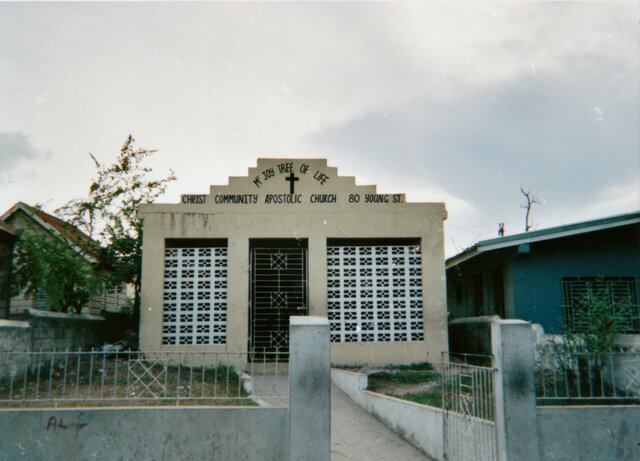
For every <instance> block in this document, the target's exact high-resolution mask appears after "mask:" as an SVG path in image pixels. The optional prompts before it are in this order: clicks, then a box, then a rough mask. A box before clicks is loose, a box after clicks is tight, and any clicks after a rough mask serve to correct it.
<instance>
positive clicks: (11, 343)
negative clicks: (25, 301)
mask: <svg viewBox="0 0 640 461" xmlns="http://www.w3.org/2000/svg"><path fill="white" fill-rule="evenodd" d="M30 330H31V327H30V326H29V324H28V323H27V322H20V321H18V320H0V379H2V378H6V377H8V376H11V375H13V376H15V375H19V374H21V373H23V372H24V370H25V367H26V366H28V364H29V360H28V359H26V358H25V357H23V356H21V355H17V354H3V352H13V351H28V350H29V342H30V336H31V331H30Z"/></svg>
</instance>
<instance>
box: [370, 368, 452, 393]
mask: <svg viewBox="0 0 640 461" xmlns="http://www.w3.org/2000/svg"><path fill="white" fill-rule="evenodd" d="M439 380H440V373H438V372H436V371H406V370H402V371H396V372H393V371H377V372H375V373H371V374H370V375H369V390H376V389H382V388H384V387H387V386H399V385H407V384H424V383H432V382H437V381H439Z"/></svg>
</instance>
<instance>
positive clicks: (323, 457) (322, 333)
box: [289, 317, 331, 461]
mask: <svg viewBox="0 0 640 461" xmlns="http://www.w3.org/2000/svg"><path fill="white" fill-rule="evenodd" d="M289 322H290V323H289V325H290V333H289V459H290V461H301V460H304V461H329V458H330V456H331V355H330V348H329V321H328V320H327V318H326V317H290V318H289Z"/></svg>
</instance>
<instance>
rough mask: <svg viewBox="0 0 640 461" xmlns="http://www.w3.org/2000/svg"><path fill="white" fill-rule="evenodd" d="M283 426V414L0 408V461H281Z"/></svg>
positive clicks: (286, 423) (245, 410)
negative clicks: (51, 460)
mask: <svg viewBox="0 0 640 461" xmlns="http://www.w3.org/2000/svg"><path fill="white" fill-rule="evenodd" d="M288 427H289V420H288V412H287V409H286V408H284V409H279V408H247V407H244V408H240V407H237V408H234V407H227V408H225V407H218V408H180V409H176V408H99V409H96V408H91V409H88V408H84V409H82V408H79V409H28V410H0V433H1V434H3V442H2V444H0V459H1V460H16V459H21V460H33V461H39V460H43V459H58V460H62V459H64V460H68V461H75V460H78V461H84V460H91V459H96V460H104V461H109V460H114V461H115V460H118V461H120V460H123V461H125V460H131V461H134V460H143V459H144V460H185V461H186V460H194V461H195V460H197V461H200V460H218V459H220V460H234V459H237V460H255V461H263V460H286V459H287V458H288V453H287V451H288V438H289V431H288ZM16 428H19V430H16ZM9 434H10V436H8V435H9Z"/></svg>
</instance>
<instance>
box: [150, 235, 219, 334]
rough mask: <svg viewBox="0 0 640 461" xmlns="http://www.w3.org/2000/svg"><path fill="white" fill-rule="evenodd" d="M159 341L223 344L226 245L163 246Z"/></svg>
mask: <svg viewBox="0 0 640 461" xmlns="http://www.w3.org/2000/svg"><path fill="white" fill-rule="evenodd" d="M164 261H165V262H164V308H163V309H164V310H163V324H162V344H168V345H173V344H225V343H226V340H227V248H226V247H208V248H182V247H181V248H166V249H165V260H164Z"/></svg>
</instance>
